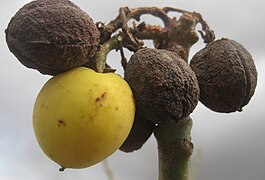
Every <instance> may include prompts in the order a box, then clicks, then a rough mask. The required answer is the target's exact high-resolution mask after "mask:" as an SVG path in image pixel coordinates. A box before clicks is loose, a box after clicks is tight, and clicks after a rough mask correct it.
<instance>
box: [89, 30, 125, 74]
mask: <svg viewBox="0 0 265 180" xmlns="http://www.w3.org/2000/svg"><path fill="white" fill-rule="evenodd" d="M122 39H123V37H122V34H121V33H119V34H117V35H115V36H113V37H111V38H110V39H109V40H108V41H106V42H105V43H104V44H102V45H100V46H99V49H98V50H97V52H96V54H95V55H94V56H93V58H92V59H91V60H89V61H88V62H87V63H86V64H85V66H87V67H89V68H91V69H93V70H95V71H96V72H100V73H102V72H106V71H108V72H109V71H115V70H114V69H111V68H108V67H106V60H107V55H108V53H109V52H110V51H111V50H113V49H118V48H119V46H120V43H121V41H122Z"/></svg>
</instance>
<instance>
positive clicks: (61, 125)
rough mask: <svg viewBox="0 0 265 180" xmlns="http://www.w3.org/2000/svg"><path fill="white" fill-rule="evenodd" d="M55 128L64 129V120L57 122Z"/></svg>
mask: <svg viewBox="0 0 265 180" xmlns="http://www.w3.org/2000/svg"><path fill="white" fill-rule="evenodd" d="M57 126H58V127H65V126H66V123H65V122H64V120H61V119H60V120H58V123H57Z"/></svg>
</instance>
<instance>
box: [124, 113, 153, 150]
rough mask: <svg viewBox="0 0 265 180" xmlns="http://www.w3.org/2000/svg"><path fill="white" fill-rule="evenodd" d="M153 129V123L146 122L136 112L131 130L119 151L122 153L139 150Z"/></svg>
mask: <svg viewBox="0 0 265 180" xmlns="http://www.w3.org/2000/svg"><path fill="white" fill-rule="evenodd" d="M154 128H155V123H154V122H152V121H148V120H146V119H145V118H144V117H142V116H140V115H139V114H138V113H137V112H136V114H135V118H134V122H133V126H132V129H131V131H130V133H129V135H128V137H127V139H126V140H125V142H124V143H123V144H122V146H121V147H120V150H121V151H123V152H133V151H136V150H139V149H140V148H141V147H142V146H143V145H144V144H145V142H146V141H147V140H148V139H149V137H150V136H151V135H152V133H153V130H154Z"/></svg>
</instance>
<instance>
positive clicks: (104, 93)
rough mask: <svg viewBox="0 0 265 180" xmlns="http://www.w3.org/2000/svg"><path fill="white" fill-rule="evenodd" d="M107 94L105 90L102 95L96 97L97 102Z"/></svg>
mask: <svg viewBox="0 0 265 180" xmlns="http://www.w3.org/2000/svg"><path fill="white" fill-rule="evenodd" d="M106 95H107V92H103V93H102V94H101V96H100V97H97V98H96V102H100V101H101V100H103V99H105V98H106ZM101 106H102V104H101Z"/></svg>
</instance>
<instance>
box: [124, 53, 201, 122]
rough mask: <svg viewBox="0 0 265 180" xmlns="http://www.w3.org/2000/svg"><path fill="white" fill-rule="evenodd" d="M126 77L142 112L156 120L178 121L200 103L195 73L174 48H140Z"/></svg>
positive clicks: (129, 64)
mask: <svg viewBox="0 0 265 180" xmlns="http://www.w3.org/2000/svg"><path fill="white" fill-rule="evenodd" d="M125 80H126V81H127V82H128V83H129V85H130V86H131V88H132V91H133V93H134V96H135V99H136V107H137V110H138V112H139V114H140V115H141V116H143V117H144V118H146V119H148V120H150V121H154V122H156V123H161V122H177V121H178V120H180V119H183V118H185V117H187V116H188V115H189V114H190V113H191V112H192V111H193V110H194V108H195V107H196V105H197V103H198V99H199V85H198V82H197V79H196V76H195V73H194V72H193V71H192V69H191V68H190V67H189V65H188V64H187V63H186V62H185V61H184V60H183V59H182V58H180V57H179V56H178V55H177V54H176V53H174V52H170V51H167V50H162V49H151V48H143V49H140V50H138V51H137V52H135V53H134V54H133V55H132V56H131V58H130V60H129V62H128V64H127V66H126V69H125Z"/></svg>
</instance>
